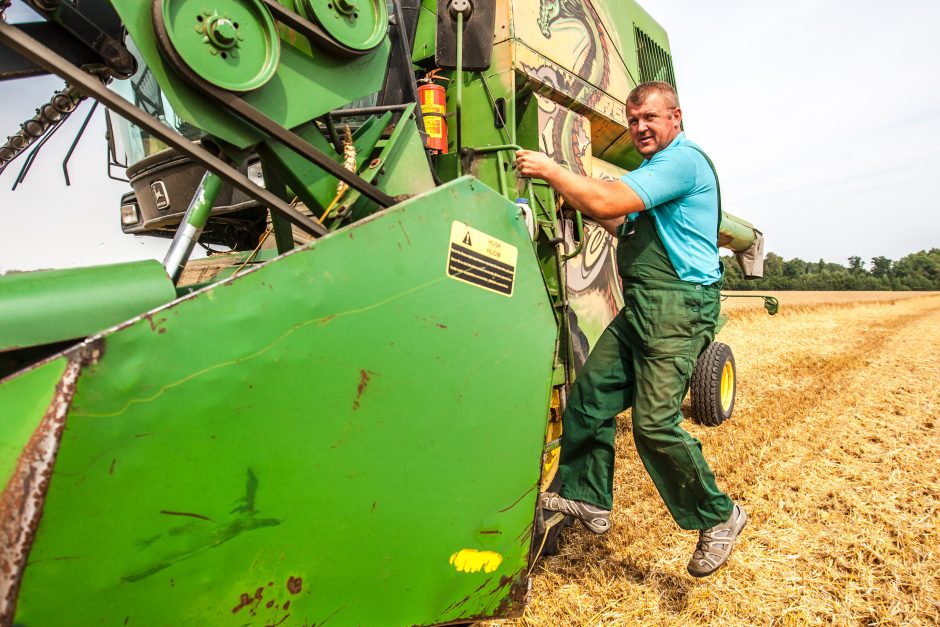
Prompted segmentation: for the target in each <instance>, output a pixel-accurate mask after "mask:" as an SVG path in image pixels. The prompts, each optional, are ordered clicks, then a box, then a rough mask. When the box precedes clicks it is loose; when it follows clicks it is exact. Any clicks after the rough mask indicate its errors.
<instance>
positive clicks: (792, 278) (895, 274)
mask: <svg viewBox="0 0 940 627" xmlns="http://www.w3.org/2000/svg"><path fill="white" fill-rule="evenodd" d="M721 263H722V265H723V266H724V269H725V279H724V288H725V289H728V290H940V248H932V249H930V250H922V251H920V252H917V253H913V254H910V255H907V256H906V257H903V258H902V259H899V260H898V261H893V260H891V259H888V258H887V257H883V256H879V257H874V258H872V260H871V263H870V264H869V268H866V267H865V261H864V260H863V259H862V258H861V257H859V256H856V255H853V256H851V257H849V258H848V264H847V265H845V266H842V265H839V264H837V263H830V262H827V261H826V260H824V259H820V260H819V262H818V263H815V262H812V261H804V260H802V259H800V258H798V257H797V258H794V259H784V258H783V257H781V256H780V255H777V254H775V253H771V252H769V253H767V256H766V257H764V278H762V279H757V280H752V281H747V280H745V279H744V277H743V276H742V275H741V270H740V268H738V264H737V262H736V261H735V259H734V257H732V256H727V257H722V258H721Z"/></svg>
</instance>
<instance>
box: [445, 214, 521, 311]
mask: <svg viewBox="0 0 940 627" xmlns="http://www.w3.org/2000/svg"><path fill="white" fill-rule="evenodd" d="M518 258H519V250H518V249H517V248H516V247H515V246H511V245H510V244H507V243H506V242H503V241H501V240H498V239H496V238H495V237H492V236H490V235H487V234H486V233H484V232H483V231H478V230H476V229H475V228H473V227H472V226H470V225H469V224H464V223H463V222H457V221H454V223H453V224H452V225H451V227H450V252H449V254H448V255H447V276H449V277H452V278H455V279H457V280H458V281H463V282H465V283H469V284H471V285H476V286H477V287H482V288H483V289H486V290H490V291H492V292H496V293H497V294H503V295H504V296H512V290H513V286H514V284H515V279H516V261H517V260H518Z"/></svg>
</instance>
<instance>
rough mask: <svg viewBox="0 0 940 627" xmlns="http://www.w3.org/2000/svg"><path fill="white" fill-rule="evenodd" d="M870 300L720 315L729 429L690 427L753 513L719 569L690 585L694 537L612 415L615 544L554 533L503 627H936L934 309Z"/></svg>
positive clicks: (939, 526)
mask: <svg viewBox="0 0 940 627" xmlns="http://www.w3.org/2000/svg"><path fill="white" fill-rule="evenodd" d="M789 294H794V293H792V292H791V293H789ZM796 294H798V293H796ZM872 294H877V295H883V296H886V297H887V298H883V299H880V300H881V301H882V302H862V303H859V302H858V301H859V300H862V299H863V298H864V296H862V298H855V299H852V298H851V296H852V295H853V294H852V293H847V292H841V293H839V299H837V300H834V301H833V300H825V298H826V296H825V295H823V300H821V301H817V302H812V301H807V300H805V299H804V300H803V301H802V302H801V303H800V304H799V305H798V306H793V305H794V303H789V302H788V300H787V299H786V296H787V293H783V297H782V298H781V304H782V310H781V313H780V314H779V315H778V316H776V317H774V318H771V317H768V316H766V315H765V314H763V310H762V309H760V308H759V307H760V306H759V303H760V301H756V302H757V303H758V306H757V307H758V309H756V310H732V311H730V320H729V322H728V324H727V326H726V327H725V329H724V331H723V332H722V333H721V336H720V339H721V340H722V341H724V342H725V343H727V344H730V345H731V346H732V347H733V349H734V352H735V355H736V359H737V366H738V376H739V388H738V397H737V406H736V409H735V414H734V417H733V418H732V419H731V421H730V422H728V423H726V424H724V425H722V426H721V427H717V428H712V429H709V428H704V427H697V426H695V425H690V424H688V423H686V426H687V427H688V428H689V430H690V431H692V433H693V434H694V435H695V436H696V437H698V438H699V439H700V440H701V441H702V443H703V446H704V451H705V455H706V458H707V459H708V460H709V461H710V463H711V464H712V467H713V469H714V470H715V474H716V476H717V477H718V482H719V485H720V486H722V487H723V488H724V489H726V490H727V491H728V492H729V493H730V495H731V496H732V497H733V498H734V499H736V500H738V501H739V502H740V503H742V504H743V505H744V506H745V508H746V509H747V510H748V512H749V514H750V522H749V524H748V527H747V528H746V529H745V531H744V533H743V535H742V537H741V539H740V541H739V543H738V544H737V546H736V547H735V550H734V554H733V555H732V557H731V561H730V562H729V564H728V565H727V566H726V567H725V568H724V569H723V570H721V571H719V572H718V573H716V574H715V575H713V576H712V577H710V578H707V579H704V580H696V579H693V578H692V577H689V576H688V575H687V574H686V572H685V565H686V562H687V560H688V558H689V556H690V554H691V551H692V549H693V547H694V545H695V540H696V534H695V533H694V532H687V531H682V530H680V529H679V528H678V527H676V526H675V524H674V523H673V522H672V520H671V519H670V518H669V515H668V513H667V512H666V510H665V508H664V506H663V505H662V503H661V501H660V499H659V497H658V495H657V494H656V492H655V489H654V488H653V485H652V483H651V481H650V480H649V478H648V476H647V475H646V473H645V471H644V469H643V467H642V465H641V464H640V461H639V459H638V457H637V455H636V451H635V450H634V447H633V442H632V438H631V435H630V419H629V413H626V414H624V416H622V419H621V424H620V428H619V431H618V443H617V448H618V470H617V478H616V484H615V499H616V501H615V511H614V514H613V528H612V530H611V531H610V532H609V533H608V534H607V535H606V536H600V537H598V536H594V535H593V534H591V533H589V532H587V531H586V530H585V529H584V528H583V527H580V526H576V527H574V528H572V529H569V530H567V531H566V532H565V537H564V541H563V545H562V548H561V553H560V554H559V555H556V556H552V557H548V558H546V559H544V560H543V561H542V562H541V563H540V564H539V565H538V566H537V567H536V568H535V570H534V572H533V574H532V579H533V588H532V594H531V599H530V603H529V605H528V607H527V609H526V612H525V615H524V617H523V618H522V619H520V620H516V621H505V622H503V623H501V624H502V625H507V626H508V625H512V626H514V627H523V626H525V627H528V626H533V625H538V626H541V625H633V624H643V625H647V624H648V625H705V624H707V625H750V624H756V625H771V624H774V625H776V624H780V625H804V624H839V625H928V624H929V625H936V624H938V623H940V393H938V391H937V388H938V384H940V295H937V294H932V295H926V296H921V297H909V298H902V297H900V296H899V295H898V294H894V293H885V292H880V293H872ZM857 296H858V295H857ZM904 296H907V295H904Z"/></svg>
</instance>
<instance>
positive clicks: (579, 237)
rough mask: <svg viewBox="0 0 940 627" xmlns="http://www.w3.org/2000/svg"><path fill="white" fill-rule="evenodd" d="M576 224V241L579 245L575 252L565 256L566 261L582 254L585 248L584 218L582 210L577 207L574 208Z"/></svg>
mask: <svg viewBox="0 0 940 627" xmlns="http://www.w3.org/2000/svg"><path fill="white" fill-rule="evenodd" d="M574 224H575V230H574V232H575V240H574V241H575V243H576V244H577V246H576V247H575V249H574V252H572V253H569V254H567V255H565V256H564V257H563V259H564V260H565V261H568V260H569V259H573V258H575V257H577V256H578V255H580V254H581V251H582V250H583V249H584V218H583V217H582V216H581V212H580V211H578V210H577V209H575V210H574Z"/></svg>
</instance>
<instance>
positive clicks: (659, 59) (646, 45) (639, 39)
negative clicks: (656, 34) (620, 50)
mask: <svg viewBox="0 0 940 627" xmlns="http://www.w3.org/2000/svg"><path fill="white" fill-rule="evenodd" d="M633 33H634V35H635V36H636V56H637V59H638V60H639V62H640V82H642V83H645V82H647V81H664V82H666V83H669V84H670V85H672V86H673V87H675V86H676V76H675V74H674V73H673V71H672V56H670V54H669V53H668V52H666V51H665V50H664V49H663V48H662V46H660V45H659V44H657V43H656V42H655V41H654V40H653V38H652V37H650V36H649V35H647V34H646V33H644V32H643V31H642V30H640V29H639V28H637V27H636V26H634V27H633Z"/></svg>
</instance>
